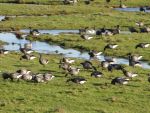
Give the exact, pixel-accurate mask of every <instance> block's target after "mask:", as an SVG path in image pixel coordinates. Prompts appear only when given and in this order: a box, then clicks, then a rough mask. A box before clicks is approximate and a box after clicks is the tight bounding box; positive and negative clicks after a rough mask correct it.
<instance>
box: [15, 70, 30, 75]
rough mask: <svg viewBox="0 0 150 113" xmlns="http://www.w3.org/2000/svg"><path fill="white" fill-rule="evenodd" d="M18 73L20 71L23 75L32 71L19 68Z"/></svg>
mask: <svg viewBox="0 0 150 113" xmlns="http://www.w3.org/2000/svg"><path fill="white" fill-rule="evenodd" d="M16 73H20V74H21V75H24V74H30V73H31V71H30V70H27V69H19V70H17V71H16Z"/></svg>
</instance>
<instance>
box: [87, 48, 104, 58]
mask: <svg viewBox="0 0 150 113" xmlns="http://www.w3.org/2000/svg"><path fill="white" fill-rule="evenodd" d="M88 54H89V55H90V57H91V58H93V57H96V56H99V55H101V54H102V52H97V51H96V50H91V51H90V52H89V53H88Z"/></svg>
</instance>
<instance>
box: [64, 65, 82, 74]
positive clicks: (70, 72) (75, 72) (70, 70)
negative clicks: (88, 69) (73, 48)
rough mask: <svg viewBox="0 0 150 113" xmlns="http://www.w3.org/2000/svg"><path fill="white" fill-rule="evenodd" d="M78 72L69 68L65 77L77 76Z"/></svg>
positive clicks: (77, 69) (76, 69)
mask: <svg viewBox="0 0 150 113" xmlns="http://www.w3.org/2000/svg"><path fill="white" fill-rule="evenodd" d="M79 71H80V69H79V68H75V67H71V66H70V67H69V68H68V73H66V75H65V76H68V74H70V75H71V76H73V75H78V73H79Z"/></svg>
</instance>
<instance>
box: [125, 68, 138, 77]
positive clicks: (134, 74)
mask: <svg viewBox="0 0 150 113" xmlns="http://www.w3.org/2000/svg"><path fill="white" fill-rule="evenodd" d="M122 72H123V74H124V75H125V76H126V77H129V78H134V77H136V76H138V74H137V73H133V72H129V71H127V70H125V69H124V68H123V69H122Z"/></svg>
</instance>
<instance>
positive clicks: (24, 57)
mask: <svg viewBox="0 0 150 113" xmlns="http://www.w3.org/2000/svg"><path fill="white" fill-rule="evenodd" d="M35 58H36V57H35V56H34V55H30V54H24V55H22V56H21V57H20V60H22V59H26V60H33V59H35Z"/></svg>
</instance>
